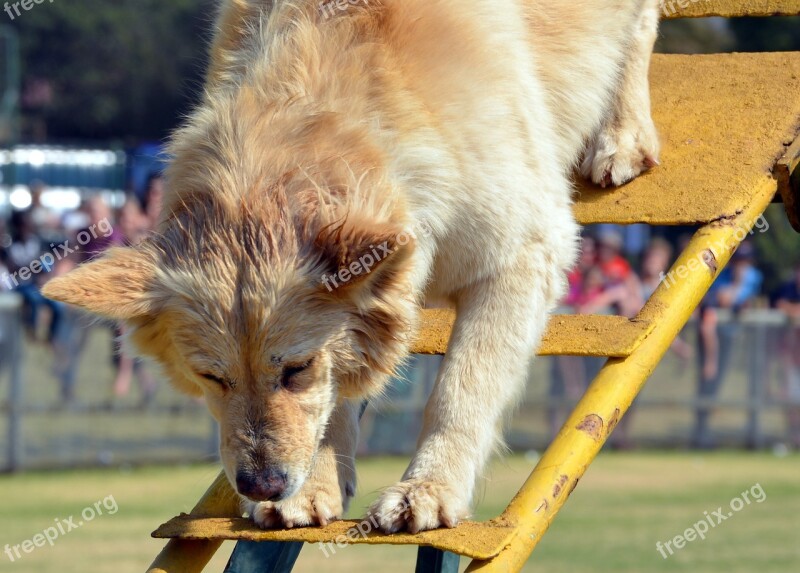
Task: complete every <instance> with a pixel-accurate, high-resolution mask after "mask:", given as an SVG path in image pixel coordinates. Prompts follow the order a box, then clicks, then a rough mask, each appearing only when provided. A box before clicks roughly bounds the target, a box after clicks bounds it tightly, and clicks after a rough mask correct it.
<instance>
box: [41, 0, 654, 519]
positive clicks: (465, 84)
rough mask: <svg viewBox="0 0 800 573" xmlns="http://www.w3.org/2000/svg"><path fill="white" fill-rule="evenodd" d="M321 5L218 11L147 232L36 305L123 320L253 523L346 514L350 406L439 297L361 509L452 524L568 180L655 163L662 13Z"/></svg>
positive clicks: (478, 461) (445, 3) (492, 437)
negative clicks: (423, 365) (425, 386)
mask: <svg viewBox="0 0 800 573" xmlns="http://www.w3.org/2000/svg"><path fill="white" fill-rule="evenodd" d="M333 12H334V13H333V15H331V14H330V13H323V12H321V11H320V8H319V2H318V0H275V1H267V0H224V1H223V2H222V8H221V12H220V15H219V18H218V27H217V31H216V36H215V39H214V43H213V46H212V63H211V67H210V70H209V73H208V81H207V87H206V92H205V96H204V99H203V101H202V103H201V104H200V105H199V106H198V108H197V109H196V111H195V112H194V113H193V114H192V116H191V118H190V119H189V120H188V122H187V123H186V125H185V126H184V127H182V128H181V129H179V130H178V131H177V132H176V133H175V135H174V137H173V139H172V143H171V147H170V152H171V154H172V157H173V161H172V164H171V166H170V168H169V172H168V198H167V202H166V213H165V216H164V219H163V221H162V222H161V224H160V229H159V233H158V234H157V235H155V236H153V237H152V238H151V239H149V240H147V241H146V242H145V243H144V244H142V245H141V246H140V247H136V248H125V249H114V250H112V251H110V252H109V253H107V254H106V255H105V256H104V257H103V258H102V259H100V260H98V261H95V262H92V263H90V264H88V265H85V266H83V267H81V268H79V269H77V270H76V271H75V272H73V273H72V274H70V275H68V276H66V277H64V278H58V279H55V280H53V281H51V282H50V283H49V284H48V285H47V286H46V289H45V292H46V294H47V296H50V297H52V298H55V299H59V300H63V301H66V302H69V303H72V304H76V305H79V306H82V307H84V308H86V309H88V310H90V311H93V312H96V313H99V314H101V315H105V316H108V317H112V318H115V319H119V320H123V321H125V322H127V323H128V324H129V325H130V330H131V331H132V335H131V342H132V343H133V345H134V347H135V348H136V349H138V351H139V352H140V353H142V354H144V355H147V356H149V357H152V358H154V359H155V360H156V361H157V362H158V363H160V364H161V365H163V367H164V368H165V369H166V371H167V373H168V375H169V377H170V378H171V379H172V381H173V382H174V383H175V384H176V385H177V386H178V387H179V388H181V389H182V390H184V391H186V392H189V393H192V394H198V395H199V394H202V395H204V396H205V398H206V401H207V403H208V405H209V408H210V409H211V412H212V413H213V415H214V416H215V417H216V418H217V419H218V420H219V421H220V426H221V455H222V460H223V463H224V467H225V470H226V472H227V474H228V477H229V478H230V481H231V483H232V484H233V485H234V486H235V487H237V488H238V489H239V491H240V493H242V494H243V495H244V496H247V497H249V498H250V499H252V500H253V503H252V504H251V505H250V508H249V510H250V512H251V514H252V515H253V517H254V519H255V520H256V522H257V523H258V524H259V525H261V526H263V527H273V526H282V525H285V526H299V525H309V524H325V523H327V522H329V521H330V520H332V519H336V518H339V517H341V515H342V513H343V511H344V508H345V507H346V504H347V501H348V499H349V498H350V497H351V496H352V495H353V491H354V487H355V473H354V463H353V454H354V450H355V445H356V439H357V421H358V420H357V418H358V411H357V410H358V403H359V401H360V400H362V399H363V398H366V397H369V396H373V395H375V394H377V393H379V392H380V391H381V389H382V388H383V387H384V385H385V383H386V381H387V379H388V377H389V376H390V375H391V374H392V373H393V372H394V371H395V369H396V367H397V366H398V364H399V363H400V362H401V361H402V359H403V358H404V356H405V355H406V354H407V352H408V348H409V344H410V341H411V340H412V337H413V334H414V330H415V327H416V322H417V314H418V310H419V308H420V307H421V305H423V304H424V303H425V302H426V301H431V300H437V301H447V302H448V303H450V304H452V305H453V306H454V307H455V308H456V310H457V321H456V324H455V328H454V331H453V336H452V339H451V341H450V346H449V349H448V353H447V356H446V358H445V360H444V363H443V365H442V368H441V371H440V372H439V375H438V378H437V381H436V384H435V388H434V390H433V393H432V395H431V398H430V401H429V403H428V405H427V408H426V410H425V419H424V425H423V427H422V429H421V433H420V438H419V446H418V451H417V453H416V455H415V456H414V459H413V460H412V462H411V464H410V466H409V468H408V470H407V471H406V473H405V475H404V476H403V477H402V479H401V481H400V482H398V483H397V484H396V485H394V486H392V487H389V488H388V489H386V490H385V491H384V492H383V494H382V496H381V497H380V498H379V499H378V501H377V502H376V503H375V504H374V506H373V507H372V508H371V509H370V512H371V513H372V514H373V515H374V516H375V518H376V520H377V522H378V523H380V526H381V528H383V529H384V530H385V531H397V530H401V529H407V530H410V531H419V530H424V529H430V528H435V527H440V526H454V525H455V524H456V523H458V521H459V520H460V519H462V518H464V517H465V516H466V515H467V514H468V512H469V507H470V502H471V498H472V494H473V489H474V485H475V482H476V479H477V478H478V477H479V475H480V472H481V469H482V468H483V466H484V464H485V462H486V460H487V458H488V457H489V455H490V454H491V452H492V450H493V448H495V447H496V446H497V444H498V442H499V437H500V436H499V434H500V431H499V427H500V426H501V422H502V420H503V417H504V414H505V413H506V412H507V410H508V408H509V406H511V405H512V404H513V402H514V400H515V398H516V397H517V396H518V395H519V394H520V390H521V388H522V386H523V384H524V379H525V373H526V368H527V363H528V357H529V356H530V355H531V353H532V351H533V350H534V349H535V348H536V345H537V344H538V342H539V340H540V338H541V336H542V332H543V330H544V327H545V323H546V320H547V316H548V313H549V312H550V311H551V310H552V308H553V307H554V306H555V304H556V302H557V300H558V299H559V297H560V296H561V295H562V294H563V292H564V289H565V272H566V271H567V269H569V267H570V266H571V265H572V263H573V260H574V258H575V252H576V237H577V236H578V227H577V225H576V223H575V222H574V220H573V217H572V214H571V208H570V203H571V199H570V196H571V187H570V182H569V177H570V173H571V171H572V169H573V168H574V167H575V166H577V165H578V164H579V161H580V158H581V154H582V152H584V150H586V152H585V154H584V155H585V157H584V160H583V163H582V169H583V171H584V172H585V174H586V175H587V176H589V177H591V178H592V179H593V180H594V181H595V182H597V183H600V184H603V185H607V184H621V183H624V182H625V181H627V180H629V179H631V178H633V177H635V176H636V175H638V174H639V173H640V172H641V171H642V170H644V169H646V168H647V167H649V166H652V165H654V164H655V163H656V157H657V152H658V140H657V137H656V134H655V129H654V127H653V124H652V122H651V120H650V115H649V96H648V91H647V68H648V63H649V57H650V51H651V49H652V43H653V40H654V38H655V33H656V26H657V18H658V5H657V2H656V1H655V0H606V1H603V2H598V1H596V0H569V1H567V0H537V1H534V0H496V1H494V2H479V1H475V0H471V1H465V0H402V1H401V0H363V1H359V2H355V3H350V4H347V5H346V8H345V9H344V10H338V9H336V10H334V11H333ZM420 229H424V230H425V232H424V233H422V232H419V231H420ZM369 261H371V263H369V264H368V262H369ZM365 266H369V269H370V270H369V272H366V269H365V268H364V267H365ZM331 277H335V283H336V284H335V288H332V287H331V286H330V285H331V283H330V282H329V279H331ZM326 285H327V286H326Z"/></svg>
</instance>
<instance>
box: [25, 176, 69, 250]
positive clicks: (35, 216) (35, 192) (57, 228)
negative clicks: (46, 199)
mask: <svg viewBox="0 0 800 573" xmlns="http://www.w3.org/2000/svg"><path fill="white" fill-rule="evenodd" d="M28 189H29V190H30V193H31V206H30V207H28V209H27V210H28V211H29V212H30V216H31V222H32V223H33V226H34V229H35V230H36V234H37V235H38V236H39V237H40V238H41V239H42V242H43V243H45V244H49V243H55V242H61V241H63V239H64V233H63V232H62V231H61V221H59V218H58V215H57V214H56V213H55V211H53V210H52V209H50V208H48V207H46V206H45V205H44V204H43V203H42V196H43V195H44V192H45V190H46V187H45V184H44V183H43V182H42V181H39V180H35V181H31V183H30V185H29V186H28Z"/></svg>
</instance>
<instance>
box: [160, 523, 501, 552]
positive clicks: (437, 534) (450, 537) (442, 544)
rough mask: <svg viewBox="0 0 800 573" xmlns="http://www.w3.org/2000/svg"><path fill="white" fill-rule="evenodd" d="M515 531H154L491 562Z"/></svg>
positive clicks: (485, 526)
mask: <svg viewBox="0 0 800 573" xmlns="http://www.w3.org/2000/svg"><path fill="white" fill-rule="evenodd" d="M513 535H514V528H513V527H512V526H511V525H510V524H503V523H501V522H496V521H487V522H482V523H478V522H474V521H465V522H463V523H461V524H460V525H459V526H458V527H456V528H454V529H434V530H432V531H423V532H422V533H418V534H416V535H411V534H409V533H395V534H391V535H387V534H385V533H380V532H377V531H375V527H374V526H373V525H372V523H370V522H369V521H368V520H363V521H353V520H343V521H336V522H334V523H331V524H330V525H328V526H326V527H300V528H296V529H276V530H269V531H264V530H262V529H259V528H258V527H256V525H255V524H253V522H252V521H250V520H249V519H246V518H243V517H235V518H231V517H198V516H191V515H187V514H182V515H179V516H178V517H175V518H173V519H171V520H170V521H168V522H167V523H165V524H164V525H162V526H161V527H159V528H158V529H156V530H155V531H154V532H153V534H152V536H153V537H155V538H158V539H184V540H217V541H220V540H221V541H239V540H246V541H298V542H302V543H321V544H323V545H322V546H321V547H320V551H323V550H325V551H327V554H328V555H329V554H331V552H336V551H338V550H339V549H341V548H342V547H344V546H345V545H353V544H365V545H421V546H428V547H435V548H437V549H441V550H443V551H449V552H451V553H456V554H458V555H464V556H466V557H471V558H473V559H489V558H491V557H494V556H495V555H497V554H499V553H500V551H501V550H502V549H503V548H504V547H506V545H508V543H510V541H511V538H512V537H513Z"/></svg>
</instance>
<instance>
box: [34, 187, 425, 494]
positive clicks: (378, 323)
mask: <svg viewBox="0 0 800 573" xmlns="http://www.w3.org/2000/svg"><path fill="white" fill-rule="evenodd" d="M251 195H252V196H253V197H255V198H253V197H250V198H248V197H242V196H238V197H236V198H235V199H234V198H225V197H219V196H214V195H213V194H208V195H206V196H204V197H202V198H196V200H192V201H183V202H181V203H180V205H179V206H176V205H173V207H175V210H174V211H173V212H172V213H171V215H170V216H168V217H166V218H165V220H164V221H163V222H162V224H161V227H160V232H159V233H158V234H157V235H155V236H153V237H151V238H150V239H148V240H146V241H145V242H144V243H143V244H141V245H139V246H137V247H125V248H122V247H118V248H113V249H111V250H110V251H108V252H107V253H106V254H105V255H104V256H103V257H102V258H100V259H98V260H95V261H93V262H90V263H88V264H85V265H83V266H81V267H79V268H78V269H76V270H75V271H73V272H72V273H70V274H68V275H65V276H63V277H58V278H55V279H53V280H51V281H50V282H49V283H47V284H46V286H45V288H44V294H45V295H46V296H48V297H49V298H52V299H56V300H60V301H64V302H67V303H70V304H73V305H77V306H79V307H82V308H84V309H86V310H88V311H90V312H93V313H95V314H99V315H102V316H105V317H109V318H112V319H116V320H120V321H123V322H124V323H125V324H126V325H127V327H128V329H127V330H128V341H129V342H130V343H132V346H133V347H134V349H135V350H136V351H138V353H140V354H143V355H146V356H149V357H151V358H153V359H155V361H156V362H157V363H158V364H160V366H161V367H162V368H163V369H164V371H165V373H166V374H167V375H168V376H169V378H170V379H171V380H172V382H173V383H174V384H175V385H176V386H177V387H178V388H180V389H182V390H183V391H185V392H188V393H190V394H194V395H203V396H204V397H205V400H206V402H207V404H208V406H209V409H210V410H211V412H212V414H213V416H214V417H215V418H216V419H217V420H218V421H219V423H220V428H221V438H220V441H221V456H222V460H223V463H224V466H225V470H226V472H227V475H228V478H229V479H230V481H231V483H232V484H234V485H235V487H236V488H237V489H238V491H239V493H240V494H242V495H243V496H246V497H248V498H250V499H252V500H254V501H264V500H279V499H284V498H286V497H289V496H291V495H292V494H293V493H295V492H296V491H297V490H298V489H299V488H300V486H301V485H302V484H303V481H304V480H305V478H306V476H307V475H308V472H309V469H310V467H311V463H312V460H313V457H314V455H315V453H316V451H317V448H318V446H319V444H320V441H321V439H322V437H323V433H324V431H325V428H326V424H327V423H328V420H329V417H330V414H331V412H332V410H333V408H334V406H335V405H336V403H337V401H338V400H341V399H346V398H359V397H365V396H368V395H370V394H374V393H376V392H379V391H380V389H381V387H382V385H383V384H384V382H385V380H386V378H387V377H388V376H389V375H390V374H391V373H392V371H393V370H394V369H395V367H396V366H397V363H398V362H399V360H400V359H401V357H402V354H403V352H404V350H405V345H406V344H407V337H408V335H409V331H410V330H411V328H412V326H413V325H412V324H411V321H412V320H413V318H412V317H413V315H414V312H413V307H414V301H413V300H412V299H411V297H410V294H409V289H408V287H407V284H406V281H407V280H408V274H409V271H408V268H407V267H408V266H409V265H408V264H407V262H408V261H407V260H408V256H409V254H410V252H411V248H412V242H411V238H410V237H408V236H407V235H404V234H403V233H402V229H400V228H396V227H395V226H392V225H390V224H388V223H383V224H376V223H372V222H367V221H365V220H359V219H358V218H355V217H349V216H343V217H339V218H334V219H333V220H331V219H332V217H330V216H328V217H324V216H321V215H320V212H321V209H320V207H319V205H314V204H313V203H314V202H313V201H307V202H303V201H302V200H299V199H296V200H294V202H293V201H292V200H290V199H289V198H287V195H286V193H285V192H284V191H283V190H282V189H281V188H280V186H279V185H278V186H273V187H271V188H266V189H261V191H260V193H257V194H251Z"/></svg>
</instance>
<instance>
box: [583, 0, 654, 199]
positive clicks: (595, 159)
mask: <svg viewBox="0 0 800 573" xmlns="http://www.w3.org/2000/svg"><path fill="white" fill-rule="evenodd" d="M659 6H660V4H659V2H658V0H645V1H644V2H643V6H642V13H641V15H640V17H639V21H638V23H637V24H636V28H635V29H634V33H633V41H632V44H631V47H630V51H629V54H628V59H627V62H626V63H625V67H624V72H623V75H622V81H621V83H620V86H619V88H618V90H617V93H616V95H615V99H614V102H613V107H612V108H611V109H610V110H609V112H608V114H607V115H606V117H605V119H604V120H603V123H602V125H601V127H600V129H599V130H598V132H597V133H596V134H595V136H594V138H593V141H592V142H591V143H590V144H589V146H588V148H587V150H586V153H585V155H584V159H583V162H582V164H581V173H582V174H583V175H584V177H587V178H589V179H591V180H592V181H593V182H595V183H596V184H598V185H601V186H603V187H607V186H609V185H622V184H623V183H626V182H628V181H630V180H631V179H633V178H635V177H637V176H638V175H639V174H641V173H642V172H644V171H646V170H647V169H649V168H650V167H653V166H655V165H657V164H658V152H659V141H658V132H657V131H656V127H655V125H654V124H653V119H652V117H651V116H650V86H649V83H648V82H649V80H648V71H649V69H650V56H651V55H652V52H653V45H654V44H655V41H656V36H657V34H658V19H659V9H660V8H659Z"/></svg>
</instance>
